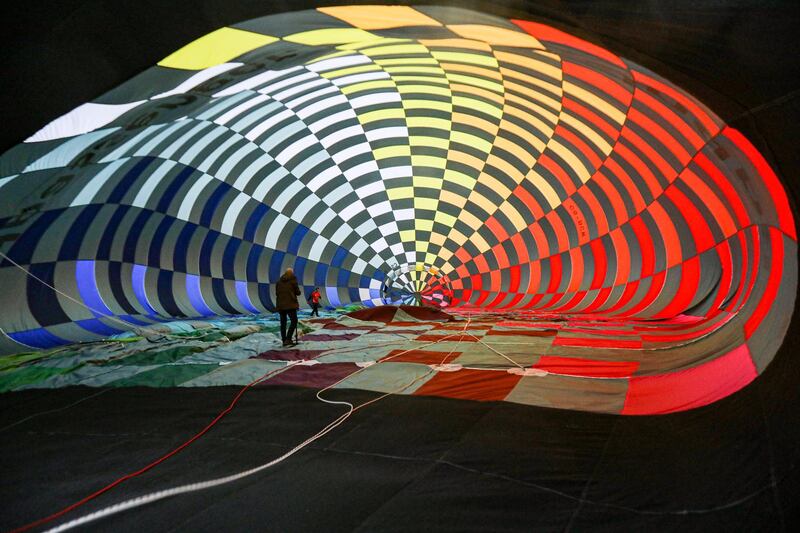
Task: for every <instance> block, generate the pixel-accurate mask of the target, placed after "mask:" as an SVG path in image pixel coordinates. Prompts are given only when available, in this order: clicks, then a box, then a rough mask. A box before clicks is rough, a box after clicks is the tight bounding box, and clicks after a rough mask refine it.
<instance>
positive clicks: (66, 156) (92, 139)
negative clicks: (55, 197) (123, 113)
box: [20, 128, 119, 174]
mask: <svg viewBox="0 0 800 533" xmlns="http://www.w3.org/2000/svg"><path fill="white" fill-rule="evenodd" d="M118 129H119V128H108V129H106V130H99V131H93V132H91V133H87V134H85V135H81V136H80V137H75V138H74V139H70V140H68V141H67V142H65V143H64V144H61V145H59V146H58V147H56V148H55V149H54V150H52V151H51V152H48V153H46V154H45V155H43V156H42V157H40V158H39V159H37V160H36V161H34V162H33V163H31V164H30V165H28V166H27V167H25V169H24V170H23V171H22V172H21V173H20V174H24V173H26V172H33V171H34V170H45V169H48V168H57V167H65V166H67V165H69V163H70V161H72V160H73V159H75V157H76V156H77V155H78V154H79V153H81V152H83V151H84V150H86V149H87V148H88V147H90V146H91V145H93V144H94V143H96V142H97V141H99V140H100V139H103V138H105V137H108V136H109V135H111V134H112V133H114V132H115V131H117V130H118Z"/></svg>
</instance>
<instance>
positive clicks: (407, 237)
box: [400, 229, 416, 242]
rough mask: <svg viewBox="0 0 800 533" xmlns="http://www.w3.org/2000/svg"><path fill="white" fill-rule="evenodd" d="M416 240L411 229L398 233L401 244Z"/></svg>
mask: <svg viewBox="0 0 800 533" xmlns="http://www.w3.org/2000/svg"><path fill="white" fill-rule="evenodd" d="M414 239H416V234H415V232H414V230H413V229H406V230H403V231H401V232H400V240H401V241H402V242H412V241H414Z"/></svg>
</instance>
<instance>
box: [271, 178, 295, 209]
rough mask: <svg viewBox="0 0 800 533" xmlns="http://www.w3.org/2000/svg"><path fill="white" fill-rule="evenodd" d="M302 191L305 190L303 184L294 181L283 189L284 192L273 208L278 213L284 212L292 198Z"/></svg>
mask: <svg viewBox="0 0 800 533" xmlns="http://www.w3.org/2000/svg"><path fill="white" fill-rule="evenodd" d="M276 183H277V182H276ZM302 190H303V184H302V183H300V182H299V181H292V182H291V183H289V185H288V186H287V187H286V188H284V189H283V191H281V193H280V194H279V195H278V197H277V198H275V200H274V201H273V202H272V204H271V207H272V208H273V209H276V210H278V211H283V209H284V208H285V207H286V204H288V203H289V202H290V201H291V200H292V198H294V197H295V196H296V195H297V194H298V193H299V192H300V191H302ZM265 200H266V199H265ZM267 203H269V202H267Z"/></svg>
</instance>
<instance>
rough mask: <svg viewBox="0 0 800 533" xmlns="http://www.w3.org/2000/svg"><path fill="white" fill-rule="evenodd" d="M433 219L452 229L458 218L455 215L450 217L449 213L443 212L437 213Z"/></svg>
mask: <svg viewBox="0 0 800 533" xmlns="http://www.w3.org/2000/svg"><path fill="white" fill-rule="evenodd" d="M433 219H434V221H436V222H438V223H439V224H444V225H445V226H449V227H452V226H453V224H455V223H456V217H454V216H453V215H448V214H447V213H442V212H441V211H437V212H436V215H434V218H433ZM436 244H442V243H436Z"/></svg>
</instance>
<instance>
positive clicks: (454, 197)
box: [439, 191, 467, 209]
mask: <svg viewBox="0 0 800 533" xmlns="http://www.w3.org/2000/svg"><path fill="white" fill-rule="evenodd" d="M442 202H444V203H446V204H450V205H452V206H453V207H457V208H459V209H463V207H464V204H466V203H467V199H466V198H464V197H463V196H461V195H459V194H456V193H454V192H450V191H442V192H441V193H439V203H442Z"/></svg>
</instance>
